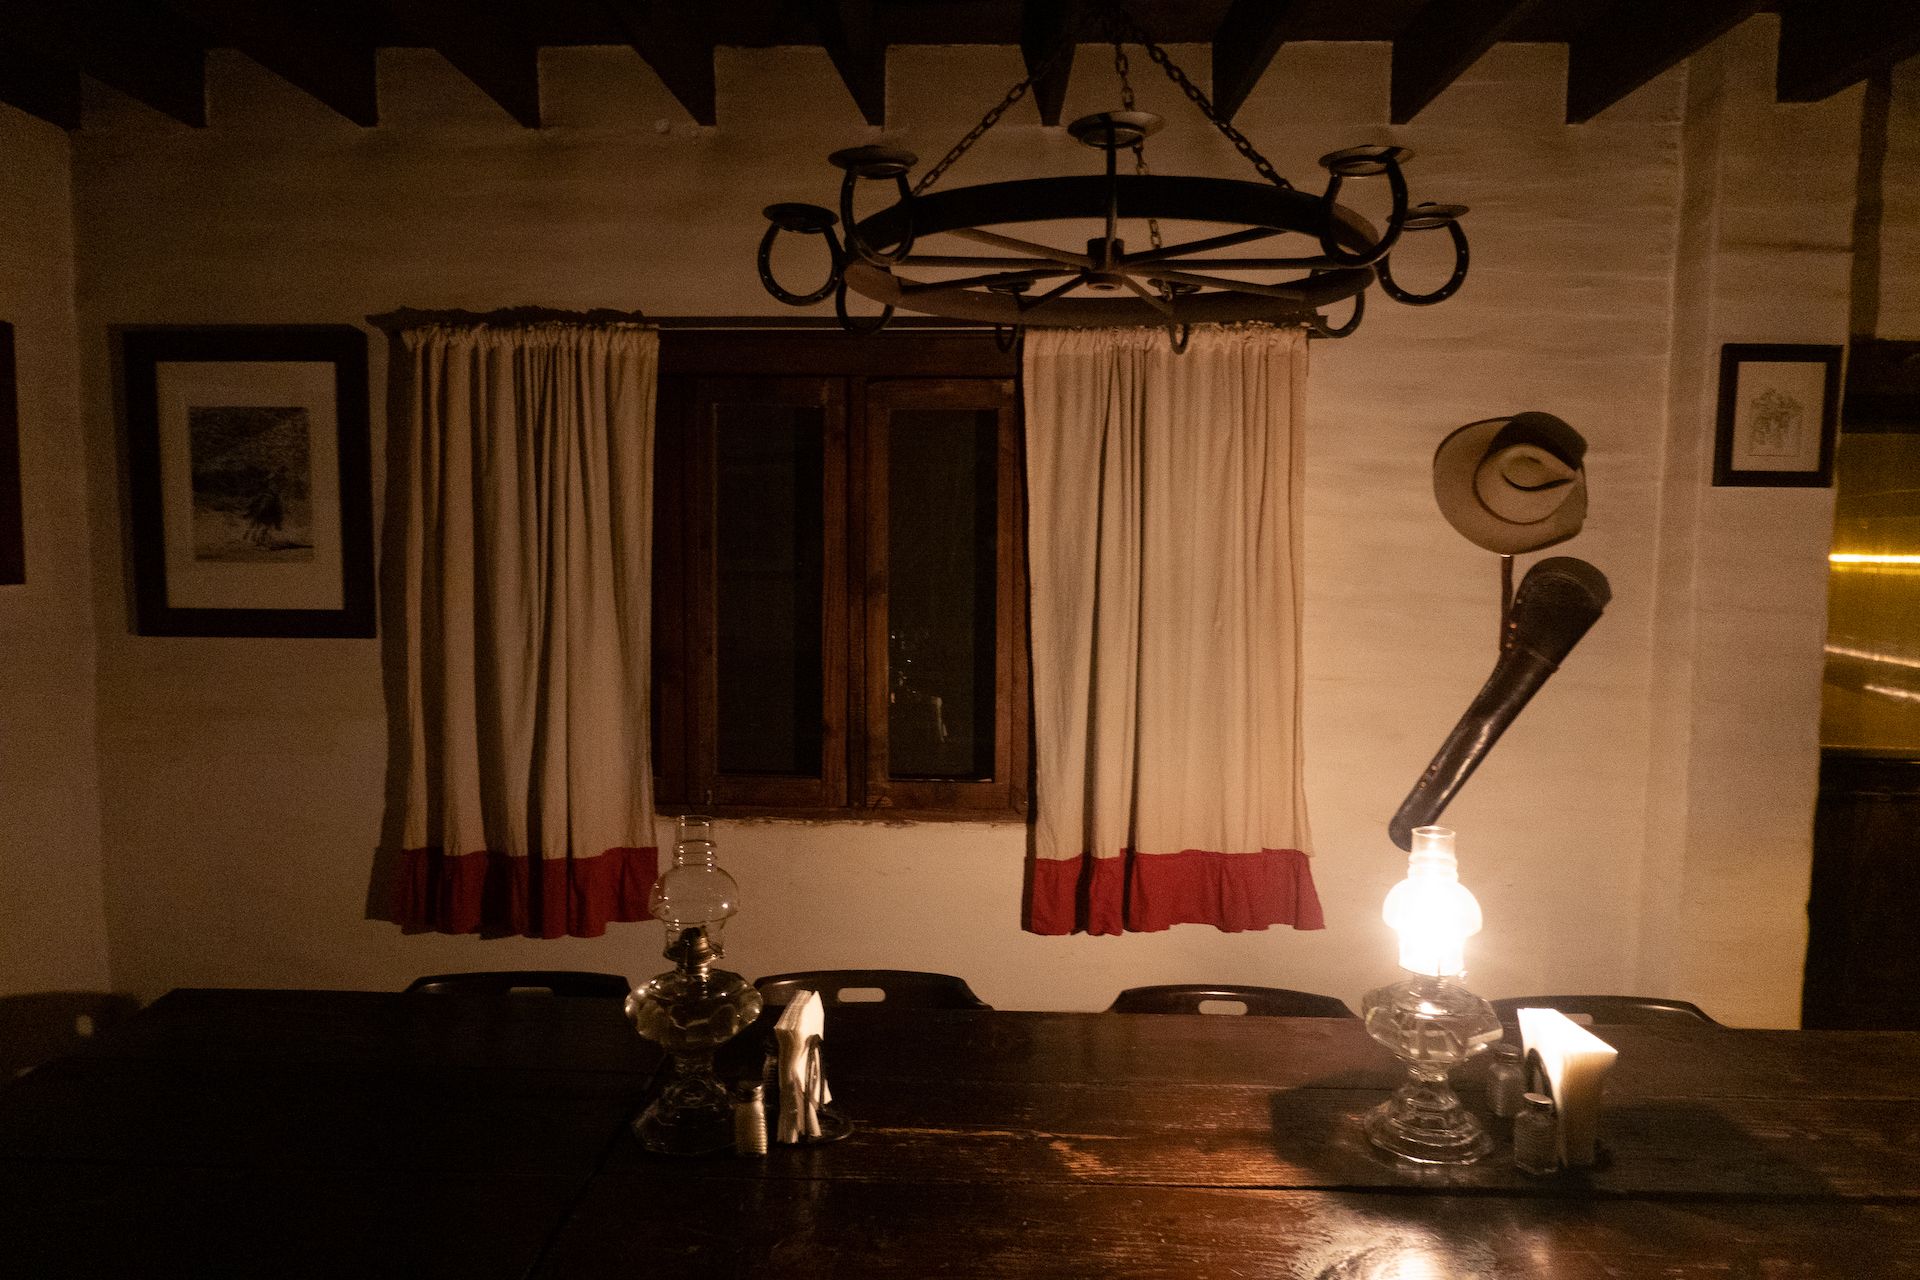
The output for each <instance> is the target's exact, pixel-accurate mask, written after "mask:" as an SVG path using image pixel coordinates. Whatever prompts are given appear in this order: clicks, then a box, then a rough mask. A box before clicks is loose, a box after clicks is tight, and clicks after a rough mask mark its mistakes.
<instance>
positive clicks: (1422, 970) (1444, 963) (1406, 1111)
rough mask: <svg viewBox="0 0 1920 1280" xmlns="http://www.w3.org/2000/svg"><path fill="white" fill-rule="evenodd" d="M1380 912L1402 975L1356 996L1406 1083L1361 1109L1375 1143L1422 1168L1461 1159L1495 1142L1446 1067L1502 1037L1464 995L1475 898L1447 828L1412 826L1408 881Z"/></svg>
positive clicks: (1481, 1007) (1480, 1004)
mask: <svg viewBox="0 0 1920 1280" xmlns="http://www.w3.org/2000/svg"><path fill="white" fill-rule="evenodd" d="M1381 915H1382V916H1383V917H1384V918H1385V919H1386V922H1387V923H1388V924H1389V925H1391V926H1393V928H1394V931H1395V932H1397V933H1398V934H1399V935H1400V967H1401V968H1402V969H1405V970H1407V977H1405V978H1403V979H1401V980H1400V981H1399V982H1396V983H1393V984H1392V985H1391V986H1385V987H1380V988H1377V989H1376V990H1373V991H1369V992H1368V993H1367V994H1366V995H1365V997H1363V998H1362V1000H1361V1002H1360V1009H1361V1016H1362V1017H1363V1018H1365V1019H1366V1027H1367V1034H1368V1035H1370V1036H1372V1037H1373V1038H1374V1039H1375V1040H1377V1041H1379V1042H1380V1043H1381V1044H1383V1045H1385V1046H1386V1047H1387V1048H1388V1049H1389V1050H1391V1051H1392V1052H1393V1054H1394V1056H1395V1057H1397V1058H1399V1059H1401V1060H1402V1061H1404V1062H1405V1063H1406V1064H1407V1074H1408V1076H1409V1079H1408V1080H1407V1082H1406V1083H1405V1084H1403V1085H1401V1086H1400V1087H1399V1088H1398V1089H1397V1090H1395V1091H1394V1094H1393V1096H1392V1097H1391V1098H1389V1099H1387V1100H1386V1101H1385V1102H1383V1103H1381V1104H1380V1105H1379V1106H1378V1107H1376V1108H1374V1109H1373V1110H1372V1111H1371V1112H1369V1113H1368V1114H1367V1117H1366V1120H1365V1126H1366V1131H1367V1137H1368V1139H1369V1140H1371V1141H1372V1143H1373V1145H1375V1146H1376V1147H1379V1148H1380V1149H1381V1150H1383V1151H1389V1152H1391V1153H1393V1154H1394V1155H1396V1156H1400V1157H1402V1158H1403V1159H1407V1160H1415V1161H1419V1162H1420V1163H1423V1164H1465V1163H1467V1162H1469V1161H1473V1160H1478V1159H1479V1158H1480V1157H1481V1156H1484V1155H1486V1154H1487V1153H1488V1152H1489V1151H1491V1150H1492V1149H1493V1139H1492V1138H1491V1137H1489V1136H1488V1134H1487V1131H1486V1129H1485V1128H1484V1127H1483V1126H1482V1125H1481V1124H1480V1122H1479V1121H1478V1120H1476V1119H1475V1118H1474V1116H1473V1114H1472V1113H1471V1112H1469V1111H1468V1110H1467V1109H1466V1108H1465V1107H1463V1106H1462V1105H1460V1098H1459V1096H1458V1095H1456V1094H1455V1093H1454V1091H1453V1090H1452V1088H1450V1087H1449V1086H1448V1084H1447V1072H1448V1071H1449V1070H1450V1069H1451V1068H1453V1067H1454V1066H1455V1065H1457V1064H1458V1063H1461V1062H1464V1061H1465V1060H1466V1059H1467V1057H1468V1055H1470V1054H1472V1053H1474V1052H1476V1051H1478V1050H1479V1049H1481V1048H1483V1047H1484V1046H1486V1045H1487V1044H1490V1043H1492V1042H1493V1041H1494V1040H1497V1039H1499V1038H1500V1020H1499V1018H1498V1017H1496V1016H1495V1014H1494V1012H1493V1007H1492V1006H1491V1005H1489V1004H1488V1003H1487V1002H1486V1001H1485V1000H1482V999H1481V998H1480V997H1479V996H1477V995H1474V994H1473V993H1472V992H1471V991H1468V990H1467V989H1466V987H1465V986H1464V985H1462V984H1461V982H1460V978H1461V975H1462V974H1463V973H1464V971H1465V969H1466V963H1465V945H1466V940H1467V939H1468V938H1469V937H1471V936H1473V935H1474V934H1476V933H1478V932H1480V904H1479V902H1477V901H1476V900H1475V899H1474V896H1473V894H1471V893H1469V892H1468V891H1467V889H1466V887H1465V886H1464V885H1462V884H1461V883H1460V866H1459V862H1458V860H1457V859H1456V858H1455V856H1454V851H1453V832H1452V831H1451V830H1449V829H1447V828H1446V827H1417V828H1415V829H1414V832H1413V851H1412V853H1411V854H1409V855H1408V857H1407V878H1406V879H1405V880H1402V881H1401V882H1400V883H1399V884H1397V885H1395V886H1394V887H1393V889H1392V891H1391V892H1389V893H1388V894H1387V900H1386V904H1385V906H1384V907H1383V908H1382V910H1381Z"/></svg>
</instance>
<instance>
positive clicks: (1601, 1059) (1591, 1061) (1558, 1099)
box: [1519, 1009, 1620, 1166]
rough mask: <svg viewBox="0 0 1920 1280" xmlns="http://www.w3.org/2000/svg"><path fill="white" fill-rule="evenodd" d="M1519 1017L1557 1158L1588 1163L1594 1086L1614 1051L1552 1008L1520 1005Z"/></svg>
mask: <svg viewBox="0 0 1920 1280" xmlns="http://www.w3.org/2000/svg"><path fill="white" fill-rule="evenodd" d="M1519 1019H1520V1038H1521V1039H1522V1040H1523V1041H1525V1042H1526V1046H1527V1054H1528V1056H1529V1057H1530V1058H1538V1059H1539V1060H1540V1070H1541V1071H1542V1072H1543V1073H1544V1074H1545V1075H1546V1077H1547V1088H1548V1089H1549V1090H1550V1091H1551V1092H1552V1094H1553V1108H1554V1115H1555V1123H1556V1127H1557V1129H1558V1135H1557V1137H1558V1143H1559V1147H1560V1161H1561V1163H1563V1164H1568V1165H1574V1166H1580V1165H1589V1164H1592V1163H1593V1161H1594V1134H1595V1132H1596V1131H1597V1130H1598V1129H1599V1127H1600V1091H1601V1089H1602V1087H1603V1086H1604V1085H1605V1084H1606V1080H1607V1072H1608V1071H1610V1070H1612V1069H1613V1063H1614V1059H1616V1058H1618V1057H1619V1056H1620V1054H1619V1051H1618V1050H1616V1049H1615V1048H1614V1047H1613V1046H1612V1045H1610V1044H1608V1043H1607V1042H1606V1041H1605V1040H1602V1039H1601V1038H1600V1037H1599V1036H1596V1035H1595V1034H1593V1032H1591V1031H1589V1030H1587V1029H1586V1028H1585V1027H1582V1026H1580V1025H1578V1024H1577V1023H1575V1022H1574V1021H1573V1020H1572V1019H1571V1018H1569V1017H1567V1016H1566V1015H1565V1014H1564V1013H1561V1012H1560V1011H1559V1010H1557V1009H1522V1010H1520V1011H1519Z"/></svg>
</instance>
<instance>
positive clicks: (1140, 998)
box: [1107, 982, 1353, 1018]
mask: <svg viewBox="0 0 1920 1280" xmlns="http://www.w3.org/2000/svg"><path fill="white" fill-rule="evenodd" d="M1209 1004H1237V1005H1239V1006H1240V1007H1239V1008H1238V1009H1208V1008H1205V1007H1203V1006H1205V1005H1209ZM1107 1012H1108V1013H1224V1014H1231V1015H1240V1014H1253V1015H1255V1016H1258V1017H1263V1018H1351V1017H1352V1016H1353V1010H1351V1009H1349V1008H1347V1006H1346V1004H1345V1002H1344V1001H1340V1000H1336V999H1334V998H1333V997H1332V996H1320V995H1315V994H1314V993H1313V992H1311V991H1293V990H1289V989H1288V988H1286V987H1240V986H1233V985H1229V984H1221V983H1199V982H1196V983H1173V984H1171V985H1168V986H1162V987H1128V988H1127V989H1126V990H1125V991H1122V992H1121V993H1120V994H1119V995H1117V996H1115V997H1114V999H1113V1003H1112V1004H1110V1005H1108V1006H1107Z"/></svg>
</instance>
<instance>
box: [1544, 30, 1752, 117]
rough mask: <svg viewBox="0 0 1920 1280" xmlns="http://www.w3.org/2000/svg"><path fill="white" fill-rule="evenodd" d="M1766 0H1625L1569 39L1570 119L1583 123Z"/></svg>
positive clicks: (1682, 59)
mask: <svg viewBox="0 0 1920 1280" xmlns="http://www.w3.org/2000/svg"><path fill="white" fill-rule="evenodd" d="M1762 2H1763V0H1686V3H1684V4H1675V3H1673V0H1623V2H1622V3H1620V4H1619V5H1616V6H1614V7H1612V8H1609V9H1607V10H1605V11H1604V12H1603V13H1602V14H1601V15H1600V17H1599V18H1597V19H1596V20H1595V21H1593V22H1592V23H1590V24H1589V25H1588V27H1587V28H1586V29H1584V30H1582V31H1581V32H1579V33H1578V34H1577V35H1575V36H1574V38H1573V39H1572V40H1571V41H1569V42H1568V46H1567V123H1568V124H1585V123H1586V122H1587V121H1589V120H1591V119H1593V118H1594V117H1595V116H1597V115H1599V114H1600V113H1601V112H1602V111H1605V110H1606V109H1607V108H1608V107H1610V106H1612V105H1613V104H1614V103H1616V102H1618V101H1620V99H1622V98H1624V97H1626V96H1627V95H1628V94H1630V93H1632V92H1633V91H1634V90H1635V89H1638V88H1639V87H1640V86H1641V85H1643V84H1646V83H1647V82H1648V81H1649V80H1652V79H1653V78H1654V77H1655V76H1657V75H1659V74H1660V73H1661V72H1663V71H1665V70H1666V69H1667V68H1669V67H1671V66H1673V65H1675V64H1676V63H1679V62H1683V61H1685V60H1686V59H1687V58H1690V57H1692V56H1693V55H1694V54H1695V53H1698V52H1699V51H1700V50H1701V49H1704V48H1706V47H1707V46H1708V45H1710V44H1712V43H1713V42H1714V41H1715V40H1718V39H1719V38H1720V37H1721V36H1723V35H1725V34H1726V33H1727V32H1729V31H1731V30H1733V29H1734V28H1735V27H1737V26H1739V25H1740V24H1741V23H1742V22H1744V21H1746V20H1747V19H1748V18H1750V17H1752V16H1753V15H1754V14H1755V13H1757V12H1759V10H1760V7H1761V4H1762Z"/></svg>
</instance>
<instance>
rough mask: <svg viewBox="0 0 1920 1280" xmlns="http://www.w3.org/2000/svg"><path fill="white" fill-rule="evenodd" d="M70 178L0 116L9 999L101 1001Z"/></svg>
mask: <svg viewBox="0 0 1920 1280" xmlns="http://www.w3.org/2000/svg"><path fill="white" fill-rule="evenodd" d="M70 165H71V159H70V153H69V148H68V143H67V135H66V134H65V133H64V132H62V131H61V130H59V129H56V128H54V127H53V126H52V125H49V124H45V123H43V122H41V121H39V120H35V119H33V118H32V117H30V116H27V115H24V114H22V113H20V112H18V111H15V110H14V109H13V108H11V107H5V106H0V320H7V321H10V322H11V323H12V324H13V329H14V355H15V360H16V363H17V365H18V374H17V377H18V382H17V392H18V401H19V406H20V465H21V497H22V503H23V506H24V508H25V510H24V516H25V520H24V523H25V530H24V531H25V536H26V552H27V555H26V560H27V565H26V568H27V572H26V582H25V583H24V584H22V585H16V586H0V995H13V994H20V993H24V992H32V991H60V990H83V991H87V990H96V991H97V990H105V989H106V988H107V938H106V917H105V914H104V910H103V905H102V897H101V865H100V819H99V786H98V777H97V774H96V771H95V768H96V766H95V759H94V714H95V699H94V680H93V650H94V646H93V604H92V597H91V593H90V591H89V587H88V583H89V580H90V577H91V573H92V564H91V559H90V557H89V555H88V547H87V501H88V478H87V474H86V467H85V450H84V449H83V447H82V437H81V427H80V377H79V369H78V366H77V364H76V362H75V357H74V311H73V219H72V195H71V182H70ZM108 479H109V481H110V479H111V477H110V476H109V477H108Z"/></svg>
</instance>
